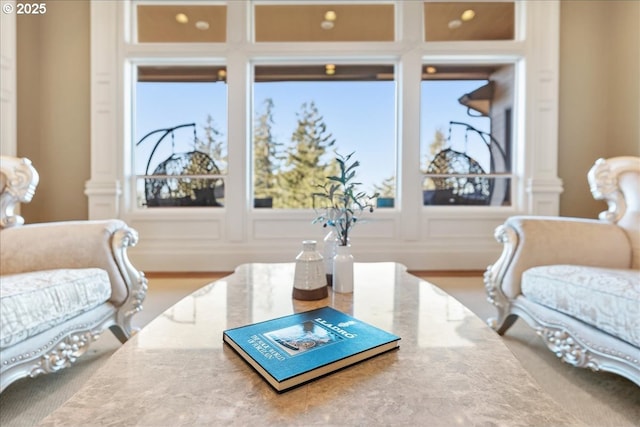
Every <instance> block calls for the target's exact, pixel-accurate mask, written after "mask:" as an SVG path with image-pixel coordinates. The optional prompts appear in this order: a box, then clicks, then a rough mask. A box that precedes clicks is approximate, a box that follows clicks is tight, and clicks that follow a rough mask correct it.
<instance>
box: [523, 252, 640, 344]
mask: <svg viewBox="0 0 640 427" xmlns="http://www.w3.org/2000/svg"><path fill="white" fill-rule="evenodd" d="M522 293H523V295H525V296H526V297H527V298H528V299H530V300H531V301H533V302H536V303H538V304H541V305H544V306H546V307H549V308H551V309H554V310H558V311H560V312H562V313H565V314H567V315H569V316H572V317H574V318H576V319H579V320H581V321H583V322H585V323H587V324H589V325H592V326H594V327H596V328H598V329H601V330H603V331H605V332H608V333H609V334H611V335H614V336H616V337H618V338H620V339H623V340H625V341H627V342H629V343H631V344H633V345H636V346H640V271H639V270H624V269H608V268H596V267H586V266H576V265H547V266H540V267H533V268H530V269H529V270H527V271H525V272H524V274H523V275H522Z"/></svg>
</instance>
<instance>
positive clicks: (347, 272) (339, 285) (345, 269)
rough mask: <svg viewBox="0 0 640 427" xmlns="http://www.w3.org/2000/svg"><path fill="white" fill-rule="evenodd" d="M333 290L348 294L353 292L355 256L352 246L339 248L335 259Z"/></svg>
mask: <svg viewBox="0 0 640 427" xmlns="http://www.w3.org/2000/svg"><path fill="white" fill-rule="evenodd" d="M333 290H334V292H338V293H343V294H348V293H351V292H353V255H351V246H350V245H346V246H337V247H336V255H335V257H333Z"/></svg>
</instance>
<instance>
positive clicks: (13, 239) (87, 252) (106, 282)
mask: <svg viewBox="0 0 640 427" xmlns="http://www.w3.org/2000/svg"><path fill="white" fill-rule="evenodd" d="M37 184H38V173H37V172H36V170H35V169H34V168H33V166H32V165H31V162H30V161H29V160H27V159H17V158H13V157H6V156H2V157H0V186H1V193H0V207H1V209H2V210H1V211H0V229H1V231H0V291H1V294H0V316H1V319H2V322H1V325H0V392H1V391H2V390H4V389H5V388H6V387H7V386H8V385H9V384H11V383H12V382H14V381H16V380H18V379H20V378H23V377H26V376H31V377H35V376H37V375H39V374H43V373H52V372H56V371H58V370H60V369H63V368H65V367H68V366H71V365H72V364H73V363H74V362H75V361H76V359H77V358H78V357H80V356H81V355H82V354H84V353H85V352H86V350H87V349H88V347H89V344H90V343H91V342H92V341H93V340H95V339H97V338H98V336H99V335H100V334H101V333H102V332H103V331H104V330H105V329H106V328H110V329H111V331H112V332H113V333H114V334H115V335H116V337H117V338H118V339H119V340H120V341H121V342H125V341H126V340H127V339H128V338H129V337H130V336H131V335H132V334H133V333H135V328H134V327H133V326H132V323H131V321H132V317H133V315H134V314H135V313H137V312H138V311H140V310H142V302H143V301H144V298H145V296H146V290H147V280H146V278H145V277H144V274H143V273H142V272H140V271H138V270H137V269H136V268H135V267H134V266H133V265H132V264H131V262H130V261H129V258H128V256H127V249H128V248H129V247H131V246H134V245H135V244H136V243H137V240H138V234H137V232H136V231H135V230H133V229H132V228H130V227H128V226H127V225H126V224H125V223H124V222H123V221H121V220H104V221H65V222H51V223H41V224H31V225H23V224H24V220H23V218H22V217H20V216H19V215H17V214H16V213H15V212H14V207H15V206H16V204H17V203H26V202H29V201H31V198H32V197H33V194H34V191H35V188H36V186H37Z"/></svg>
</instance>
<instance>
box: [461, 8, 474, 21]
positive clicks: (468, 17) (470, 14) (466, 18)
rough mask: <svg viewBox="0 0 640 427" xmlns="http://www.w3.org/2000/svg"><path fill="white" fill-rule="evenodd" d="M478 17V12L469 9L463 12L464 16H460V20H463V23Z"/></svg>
mask: <svg viewBox="0 0 640 427" xmlns="http://www.w3.org/2000/svg"><path fill="white" fill-rule="evenodd" d="M475 16H476V12H475V10H473V9H467V10H465V11H464V12H462V15H460V19H462V20H463V21H471V20H472V19H473V18H475Z"/></svg>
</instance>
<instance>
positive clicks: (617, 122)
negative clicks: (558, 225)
mask: <svg viewBox="0 0 640 427" xmlns="http://www.w3.org/2000/svg"><path fill="white" fill-rule="evenodd" d="M560 16H561V21H560V23H561V24H560V106H559V124H560V126H559V135H558V138H559V153H558V171H559V175H560V178H561V179H562V180H563V183H564V193H563V194H562V195H561V197H560V214H561V215H564V216H581V217H587V218H593V217H596V216H597V214H598V212H600V211H602V210H604V208H605V207H606V206H605V204H604V203H603V202H598V201H595V200H593V198H592V197H591V193H590V192H589V186H588V184H587V181H586V174H587V172H588V170H589V168H590V167H591V166H592V165H593V162H594V160H595V159H597V158H598V157H614V156H622V155H635V156H639V155H640V78H639V77H638V76H640V27H639V26H638V22H639V21H640V2H636V1H563V2H562V3H561V15H560Z"/></svg>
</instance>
